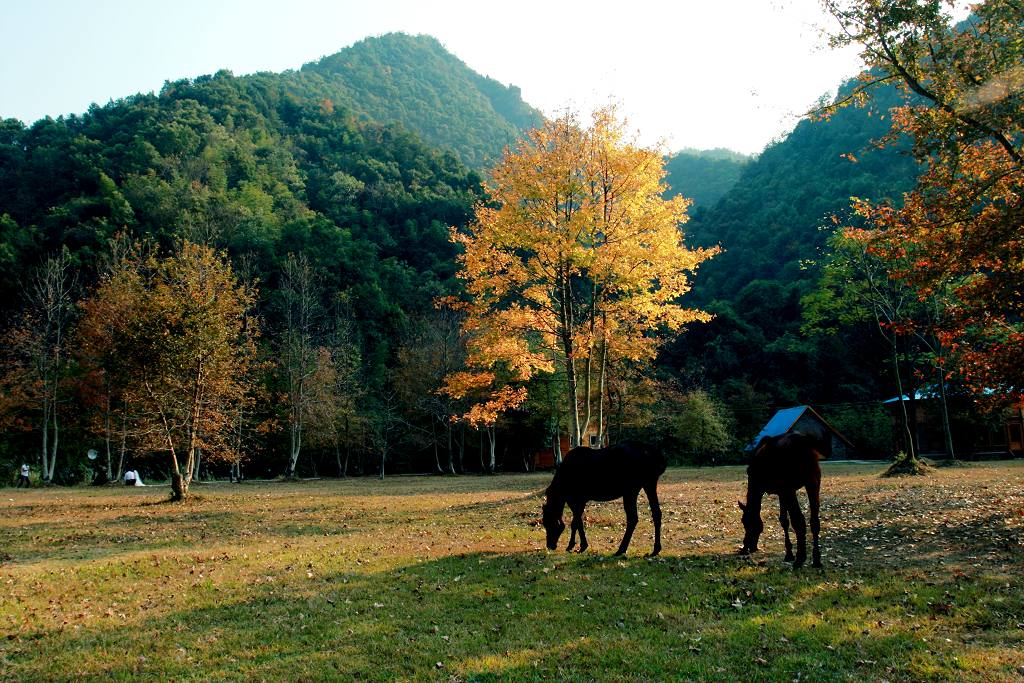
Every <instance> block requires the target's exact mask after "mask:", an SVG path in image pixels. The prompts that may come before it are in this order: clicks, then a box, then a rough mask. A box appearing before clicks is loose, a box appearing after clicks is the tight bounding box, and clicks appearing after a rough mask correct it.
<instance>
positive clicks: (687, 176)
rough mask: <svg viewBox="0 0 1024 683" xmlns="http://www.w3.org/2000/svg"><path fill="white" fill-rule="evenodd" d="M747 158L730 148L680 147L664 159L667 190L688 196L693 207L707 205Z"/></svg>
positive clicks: (721, 192)
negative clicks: (668, 188)
mask: <svg viewBox="0 0 1024 683" xmlns="http://www.w3.org/2000/svg"><path fill="white" fill-rule="evenodd" d="M751 158H752V157H749V156H746V155H744V154H740V153H739V152H734V151H732V150H731V149H722V148H718V149H703V150H700V149H692V148H686V149H682V150H680V151H678V152H676V153H675V154H673V155H672V156H670V157H669V158H668V160H667V161H666V163H665V173H666V180H667V182H668V184H669V187H671V188H672V190H671V191H670V192H669V193H667V194H668V196H672V195H677V194H681V195H683V196H684V197H687V198H689V199H692V200H693V210H697V209H701V208H703V209H709V208H711V207H712V206H714V205H715V203H716V202H717V201H718V200H719V199H721V198H722V197H724V196H725V194H726V193H727V192H728V191H729V190H731V189H732V188H733V186H735V185H736V183H737V181H739V179H740V174H741V173H742V172H743V168H744V167H745V166H746V165H747V164H748V163H750V161H751Z"/></svg>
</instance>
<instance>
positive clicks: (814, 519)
mask: <svg viewBox="0 0 1024 683" xmlns="http://www.w3.org/2000/svg"><path fill="white" fill-rule="evenodd" d="M822 458H823V456H822V454H821V451H820V450H819V444H818V441H817V439H815V438H814V437H812V436H808V435H807V434H802V433H801V432H795V431H790V432H786V433H785V434H782V435H781V436H766V437H764V438H763V439H761V441H760V442H759V443H758V444H757V448H756V449H754V455H753V456H751V458H750V465H749V466H748V467H747V499H746V502H743V501H740V503H739V506H740V509H741V510H743V530H744V534H743V549H742V550H740V552H741V553H743V554H748V553H755V552H757V539H758V538H759V537H760V536H761V531H763V530H764V524H763V523H762V522H761V499H762V498H763V497H764V495H765V494H766V493H768V494H774V495H777V496H778V497H779V523H780V524H781V525H782V529H783V531H784V532H785V534H786V561H787V562H792V563H793V568H794V569H798V568H799V567H801V566H803V564H804V562H805V561H806V560H807V527H806V524H805V522H804V515H803V512H801V511H800V502H799V501H798V500H797V497H796V492H797V491H798V490H799V489H801V488H806V489H807V499H808V501H809V502H810V513H811V535H812V536H813V538H814V551H813V552H814V554H813V556H812V562H811V566H813V567H820V566H821V549H820V548H819V547H818V532H819V531H820V530H821V522H820V520H819V518H818V511H819V509H820V507H821V495H820V494H821V465H819V464H818V461H819V460H821V459H822ZM790 522H792V524H793V531H794V532H795V533H796V557H794V556H793V545H792V544H791V543H790V541H789V524H790Z"/></svg>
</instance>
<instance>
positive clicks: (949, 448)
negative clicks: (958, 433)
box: [938, 368, 956, 460]
mask: <svg viewBox="0 0 1024 683" xmlns="http://www.w3.org/2000/svg"><path fill="white" fill-rule="evenodd" d="M938 375H939V402H940V403H941V405H940V407H941V409H942V434H943V436H944V437H945V439H946V455H948V456H949V458H950V459H951V460H956V451H955V450H954V448H953V430H952V427H951V426H950V424H949V405H948V404H947V402H946V377H945V375H944V374H943V372H942V368H939V369H938Z"/></svg>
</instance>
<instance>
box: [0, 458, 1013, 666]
mask: <svg viewBox="0 0 1024 683" xmlns="http://www.w3.org/2000/svg"><path fill="white" fill-rule="evenodd" d="M880 471H881V467H877V466H854V465H826V472H825V484H824V494H823V495H824V503H823V526H824V529H823V551H824V561H825V565H826V566H825V569H824V570H814V569H810V568H805V569H802V570H800V571H798V572H794V571H792V569H790V568H789V567H788V565H785V564H784V563H783V562H782V561H781V557H782V548H781V545H782V544H781V531H780V530H778V529H777V524H776V523H775V520H774V517H775V513H774V501H772V502H770V503H769V504H767V505H766V506H765V515H764V516H765V523H766V535H765V537H764V539H763V542H762V549H763V552H762V553H761V554H760V555H758V556H755V557H754V559H749V558H742V557H738V556H737V555H735V552H734V551H735V548H736V547H737V545H738V542H739V540H740V539H741V537H742V530H741V527H740V522H739V511H738V510H737V509H736V505H735V500H736V499H737V497H738V496H740V495H742V492H743V477H744V475H743V471H742V470H741V469H739V468H719V469H714V470H710V469H709V470H689V469H672V470H669V471H668V472H667V473H666V475H665V477H664V478H663V480H662V486H661V487H660V491H661V497H662V504H663V507H664V510H665V521H664V545H665V549H664V552H663V554H662V556H661V557H659V558H656V559H647V558H644V557H643V553H646V552H648V551H649V550H650V545H651V542H652V540H651V538H652V534H651V527H650V520H649V514H645V512H646V511H645V510H644V507H643V505H644V504H643V503H642V502H641V520H640V526H639V527H638V529H637V533H636V535H635V536H634V539H633V544H632V547H631V548H630V554H629V555H628V556H627V557H626V558H616V557H611V556H610V553H611V552H613V551H614V549H615V547H616V546H617V543H618V540H619V538H620V537H621V534H622V529H623V526H624V518H623V514H622V512H621V506H620V505H617V504H614V503H609V504H600V505H592V506H590V507H589V508H588V536H589V540H590V543H591V547H590V550H588V552H587V553H586V554H583V555H578V554H567V553H565V552H563V551H558V552H555V553H549V552H547V551H545V550H544V549H543V539H544V534H543V529H541V528H540V527H539V526H537V524H538V523H539V519H538V518H539V511H540V499H539V497H538V495H537V494H538V493H539V492H540V491H541V490H543V487H544V486H545V485H546V484H547V482H548V480H549V476H550V475H507V476H496V477H462V478H421V477H403V478H394V479H391V480H388V481H385V482H378V481H376V480H358V481H343V482H335V481H318V482H305V483H294V484H289V483H267V484H244V485H240V486H239V485H236V486H231V485H210V486H200V487H196V489H195V490H196V492H197V494H198V496H197V499H195V500H190V501H188V502H186V503H184V504H181V505H173V504H166V503H162V502H161V501H162V500H163V499H164V498H165V497H166V495H167V492H166V491H165V490H164V489H162V488H161V489H158V488H145V489H141V488H107V489H85V488H82V489H50V490H38V489H36V490H30V491H15V490H13V489H4V490H0V558H2V559H3V563H2V564H0V582H2V591H0V634H2V638H0V679H3V680H18V681H24V680H76V681H81V680H114V681H117V680H196V681H200V680H201V681H208V680H212V681H221V680H237V681H249V680H267V681H278V680H298V681H302V680H308V681H320V680H339V681H350V680H373V681H376V680H381V681H391V680H423V681H506V680H523V681H533V680H552V681H592V680H601V681H663V680H721V681H737V680H743V681H748V680H750V681H756V680H765V681H793V680H800V681H805V680H809V681H828V680H836V681H846V680H851V681H879V680H890V681H921V680H956V681H960V680H966V681H971V680H977V681H1000V680H1020V678H1021V677H1022V675H1024V669H1022V668H1021V667H1024V654H1022V653H1024V590H1022V580H1024V579H1022V569H1024V548H1022V540H1021V539H1022V536H1024V493H1022V482H1024V463H1020V462H1011V463H999V464H982V465H972V466H970V467H965V468H951V469H945V470H939V471H936V472H934V473H932V474H930V475H929V476H928V477H924V478H920V477H918V478H912V479H881V478H879V477H878V476H877V475H878V473H879V472H880ZM566 541H567V538H565V537H563V539H562V545H563V546H564V544H565V542H566Z"/></svg>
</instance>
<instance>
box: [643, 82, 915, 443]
mask: <svg viewBox="0 0 1024 683" xmlns="http://www.w3.org/2000/svg"><path fill="white" fill-rule="evenodd" d="M852 87H853V83H848V84H846V85H845V86H844V87H843V88H841V89H840V92H839V94H838V97H840V98H841V97H843V96H845V95H846V94H847V93H848V92H849V90H850V88H852ZM900 97H901V95H900V94H899V93H898V92H897V91H896V90H895V88H889V89H887V90H884V91H881V92H880V93H879V94H878V95H877V97H876V99H875V101H873V102H872V104H871V106H870V107H867V108H856V107H851V108H846V109H842V110H840V111H838V112H837V113H836V114H835V115H834V116H832V117H831V118H829V119H827V120H814V119H810V118H807V119H804V120H802V121H801V122H800V123H799V124H798V125H797V126H796V128H795V129H794V130H793V131H792V132H791V133H790V134H789V135H788V136H786V137H785V138H784V139H782V140H780V141H777V142H774V143H772V144H771V145H769V146H768V147H767V148H766V149H765V150H764V151H763V152H762V153H761V154H760V155H759V156H758V157H757V158H756V159H755V160H753V161H751V162H750V163H748V164H746V165H744V166H743V167H742V171H741V173H740V176H739V179H738V180H737V182H736V183H735V184H734V185H733V187H732V188H731V189H730V190H729V191H728V192H727V193H725V195H724V196H723V197H722V198H721V199H720V200H719V201H718V202H717V203H716V204H715V205H714V206H713V207H711V208H709V209H708V210H706V211H696V212H695V214H694V219H693V220H692V221H691V222H690V223H688V224H687V226H686V228H687V236H688V239H690V240H691V241H692V242H693V243H694V244H697V245H705V246H708V245H714V244H718V245H721V246H722V247H723V249H724V252H723V253H722V254H720V255H718V256H717V257H715V258H714V259H712V260H711V261H710V262H709V263H707V264H705V265H704V266H702V267H701V271H700V274H699V276H698V282H697V285H696V286H695V287H694V290H693V292H692V296H693V299H694V301H695V302H696V303H697V304H699V305H701V306H705V307H707V309H708V310H709V311H711V312H712V313H714V314H715V316H716V317H715V319H714V320H713V321H712V322H711V323H709V324H707V325H700V326H694V327H692V328H691V329H690V330H689V331H688V332H687V333H686V334H684V335H681V336H679V337H678V338H677V339H676V340H675V341H674V343H672V344H670V345H669V346H668V347H667V348H666V349H665V350H664V352H663V354H662V357H661V361H660V362H661V365H662V366H663V367H664V368H665V369H666V371H668V372H670V373H673V374H675V375H676V376H678V377H679V378H680V381H681V382H683V383H684V384H698V385H704V386H707V387H709V388H713V389H714V391H716V392H717V393H718V395H719V396H720V397H721V399H722V400H724V401H725V403H726V404H727V405H729V406H731V407H732V408H733V410H734V415H735V418H736V421H737V423H738V425H739V432H740V433H741V434H743V435H744V436H746V437H750V436H753V434H755V433H756V432H757V429H758V427H759V426H760V425H763V424H764V422H765V421H766V420H767V418H768V417H770V414H771V410H772V409H773V408H775V407H781V406H787V405H797V404H805V403H812V404H815V405H819V406H820V405H822V404H833V406H832V409H831V410H829V411H828V412H829V413H830V418H832V419H834V420H835V421H836V423H837V424H838V425H840V426H841V427H843V428H844V431H846V432H849V433H850V434H852V435H853V436H854V437H855V440H857V438H856V437H859V436H861V435H862V434H868V433H871V432H877V429H878V427H879V426H880V425H882V426H883V427H884V424H885V418H884V416H883V415H882V414H881V413H880V408H879V407H878V404H877V403H876V402H877V401H878V400H879V399H880V398H884V397H888V396H895V395H896V390H895V387H894V386H892V381H891V380H890V379H888V376H887V375H886V374H885V372H884V368H885V365H884V362H883V361H882V360H881V358H880V355H881V354H884V353H885V349H884V347H883V346H882V345H881V344H879V343H877V341H878V340H877V337H878V335H877V334H876V333H875V332H873V331H872V330H871V329H870V327H868V328H857V329H847V330H843V331H842V332H843V333H842V334H839V335H821V336H816V335H811V334H806V333H805V332H803V331H802V330H801V327H802V326H803V324H804V303H803V301H804V298H805V297H807V296H808V295H809V294H811V293H812V292H813V291H814V290H815V288H816V287H817V285H818V282H819V279H820V277H821V268H820V266H821V260H822V258H823V257H824V255H825V248H826V242H827V240H828V238H829V237H830V235H832V234H833V232H834V231H835V229H836V225H835V223H834V222H833V217H840V218H843V219H845V218H848V217H849V215H850V198H851V197H854V196H858V197H863V198H871V199H873V200H882V199H887V198H888V199H897V200H898V199H899V197H900V194H901V193H902V192H903V191H905V190H907V189H909V188H910V186H911V185H912V183H913V179H914V177H915V175H916V173H917V165H916V162H915V161H914V159H913V158H912V157H911V156H910V154H909V147H908V145H906V144H903V145H899V144H897V145H895V146H887V147H885V148H881V149H879V148H878V147H877V146H876V145H875V144H874V143H875V142H876V141H878V140H880V139H881V138H882V137H883V136H885V135H886V134H887V133H888V132H889V127H890V124H891V122H890V121H889V117H888V109H889V108H890V107H893V106H896V105H897V104H899V102H900V101H901V100H900ZM670 168H671V163H670ZM670 178H671V176H670ZM673 190H678V191H681V192H683V193H684V194H686V190H685V188H682V187H680V188H675V187H673ZM853 340H856V342H854V343H851V342H853ZM860 443H861V444H862V445H864V446H868V444H867V443H864V442H863V441H861V442H860ZM870 445H871V446H874V447H876V448H877V447H882V446H883V445H884V444H881V443H878V442H877V441H876V442H874V443H871V444H870Z"/></svg>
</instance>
